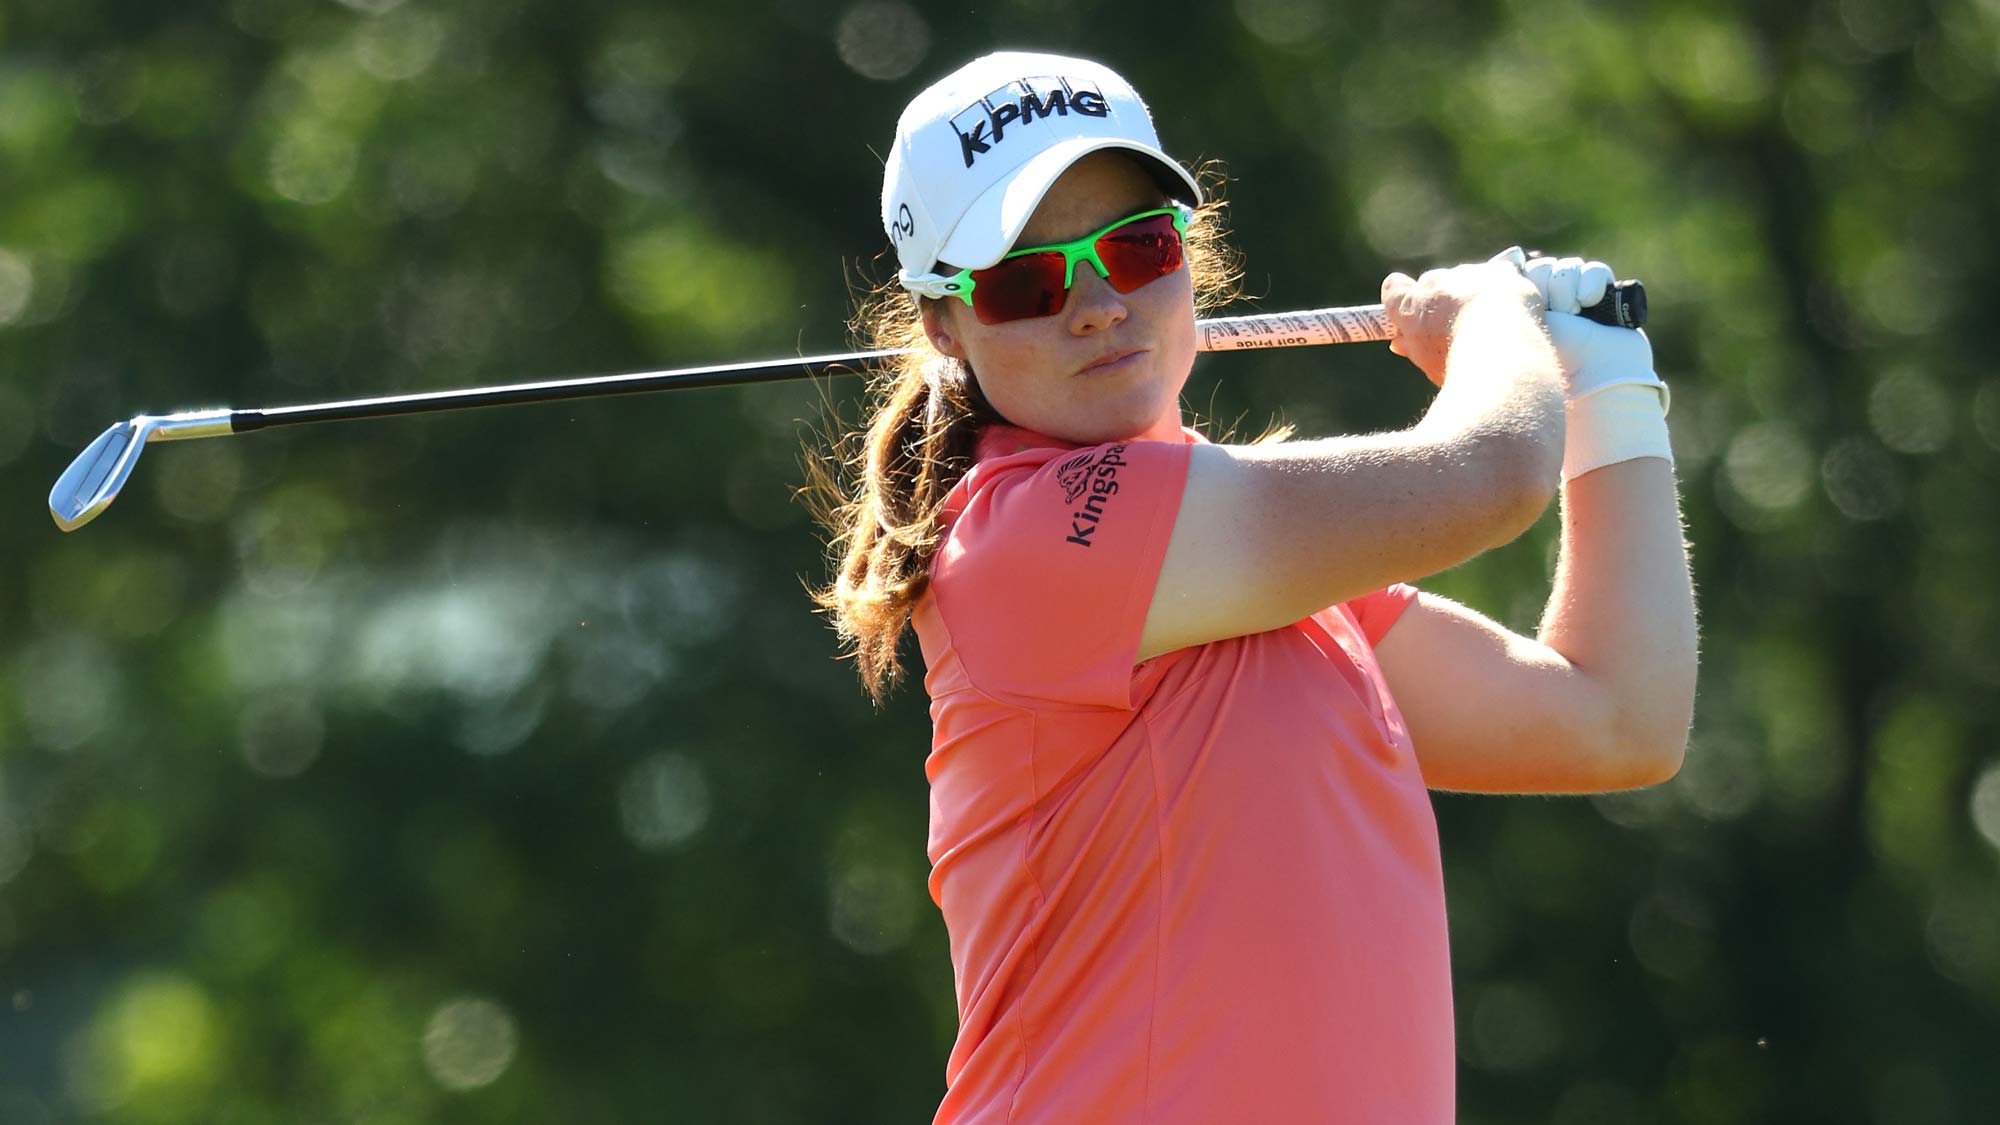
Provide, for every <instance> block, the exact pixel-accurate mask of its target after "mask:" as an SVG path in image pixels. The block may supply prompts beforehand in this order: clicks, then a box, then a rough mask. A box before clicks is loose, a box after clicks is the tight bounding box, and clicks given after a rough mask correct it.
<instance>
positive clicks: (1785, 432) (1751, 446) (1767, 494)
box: [1723, 422, 1812, 510]
mask: <svg viewBox="0 0 2000 1125" xmlns="http://www.w3.org/2000/svg"><path fill="white" fill-rule="evenodd" d="M1723 473H1724V475H1725V477H1726V478H1727V480H1728V482H1729V485H1730V487H1731V488H1733V489H1735V491H1736V494H1737V495H1738V496H1741V497H1742V498H1743V499H1745V500H1747V501H1749V502H1750V503H1751V504H1753V505H1755V506H1756V507H1759V508H1764V509H1767V510H1776V509H1781V508H1789V507H1791V506H1792V505H1794V504H1797V503H1798V502H1799V501H1800V500H1801V499H1803V498H1804V497H1805V494H1806V491H1807V490H1808V489H1810V488H1811V487H1812V454H1811V451H1810V450H1808V449H1807V448H1806V444H1805V442H1804V441H1803V440H1801V439H1800V438H1799V436H1798V435H1797V434H1795V433H1793V432H1792V430H1791V429H1790V428H1789V427H1787V426H1785V425H1784V424H1782V423H1778V422H1762V423H1758V424H1756V425H1753V426H1748V427H1745V428H1744V430H1743V431H1742V432H1741V433H1739V434H1737V435H1736V438H1735V440H1733V441H1731V442H1730V443H1729V451H1728V452H1727V453H1725V454H1724V455H1723Z"/></svg>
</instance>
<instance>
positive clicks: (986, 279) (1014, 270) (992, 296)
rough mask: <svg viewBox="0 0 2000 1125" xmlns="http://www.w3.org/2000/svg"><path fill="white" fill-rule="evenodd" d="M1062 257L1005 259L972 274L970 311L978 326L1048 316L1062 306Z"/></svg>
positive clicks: (1027, 256) (1046, 256)
mask: <svg viewBox="0 0 2000 1125" xmlns="http://www.w3.org/2000/svg"><path fill="white" fill-rule="evenodd" d="M1065 296H1067V293H1066V291H1065V290H1064V289H1063V256H1062V254H1061V253H1059V252H1056V251H1049V252H1046V253H1041V254H1023V255H1021V256H1020V257H1018V258H1007V259H1005V260H1003V261H1000V262H998V263H996V264H994V265H992V266H989V267H987V268H986V269H983V270H973V271H972V311H973V313H974V314H976V315H977V316H978V317H979V323H981V324H1005V323H1006V322H1008V321H1010V320H1026V319H1027V318H1029V317H1033V316H1048V315H1050V314H1052V313H1055V312H1058V311H1060V310H1061V309H1062V307H1063V298H1064V297H1065Z"/></svg>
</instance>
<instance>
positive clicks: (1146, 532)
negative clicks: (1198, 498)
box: [915, 426, 1454, 1125]
mask: <svg viewBox="0 0 2000 1125" xmlns="http://www.w3.org/2000/svg"><path fill="white" fill-rule="evenodd" d="M1199 440H1202V439H1201V438H1200V437H1199V436H1198V435H1195V434H1193V433H1192V432H1189V433H1188V434H1187V436H1186V441H1187V442H1188V443H1192V442H1195V441H1199ZM1189 449H1190V446H1189V444H1180V443H1172V442H1140V441H1134V442H1125V443H1116V444H1108V445H1100V446H1095V447H1090V448H1081V449H1079V448H1076V447H1073V446H1069V445H1065V444H1062V443H1059V442H1055V441H1053V440H1051V439H1048V438H1045V437H1042V436H1040V435H1036V434H1033V433H1030V432H1028V431H1025V430H1020V429H1016V428H1013V427H1008V426H994V427H991V428H989V429H988V431H987V432H986V433H985V434H983V435H982V437H981V441H980V445H979V458H978V463H977V465H976V467H975V468H974V469H973V470H972V471H971V472H970V473H969V474H967V476H966V477H965V479H964V480H963V481H962V482H961V483H960V484H959V486H958V488H957V489H956V490H955V492H954V493H953V494H952V497H951V499H950V500H949V502H948V505H947V508H946V515H945V519H946V521H947V527H948V531H947V534H946V536H945V539H944V542H943V544H942V545H941V547H940V548H939V551H938V553H937V556H936V560H935V562H934V565H933V569H932V574H931V584H930V588H929V592H928V593H927V594H926V595H925V596H924V597H923V598H922V599H921V600H920V602H919V604H918V606H917V608H916V611H915V624H916V629H917V634H918V637H919V638H920V639H921V641H922V643H923V652H924V661H925V664H926V665H927V667H928V672H927V674H926V676H925V678H924V686H925V688H926V689H927V690H928V691H929V693H930V698H931V718H932V722H933V724H934V737H933V741H932V749H931V754H930V757H929V760H928V761H927V763H926V766H925V771H926V773H927V775H928V776H929V778H930V784H931V827H930V842H929V854H930V859H931V864H932V869H931V877H930V890H931V897H932V898H933V899H934V900H935V901H936V902H937V904H938V908H939V909H940V910H942V911H943V913H944V920H945V925H946V927H947V929H948V930H949V931H950V935H951V958H952V968H953V973H954V977H955V979H956V987H957V994H958V1016H959V1033H958V1041H957V1044H956V1045H955V1046H954V1047H953V1049H952V1052H951V1057H950V1060H949V1062H948V1063H947V1065H946V1068H945V1080H946V1083H947V1086H948V1090H947V1093H946V1095H945V1097H944V1101H943V1104H942V1105H941V1106H940V1107H939V1109H938V1113H937V1119H936V1120H937V1122H939V1123H951V1125H1003V1123H1010V1125H1079V1123H1081V1125H1218V1123H1226V1122H1258V1123H1263V1122H1274V1123H1275V1122H1284V1123H1306V1122H1311V1123H1332V1122H1339V1123H1346V1122H1354V1123H1363V1122H1365V1123H1379V1125H1444V1123H1447V1122H1449V1121H1451V1120H1452V1114H1453V1066H1454V1051H1453V1038H1452V1009H1451V978H1450V967H1449V959H1448V955H1447V951H1446V939H1445V913H1444V886H1443V879H1442V874H1441V869H1440V864H1439V859H1438V845H1437V828H1436V824H1435V822H1434V820H1433V819H1432V815H1431V805H1430V798H1429V794H1428V793H1427V792H1426V790H1425V787H1424V781H1423V777H1422V776H1421V775H1420V774H1419V773H1418V771H1417V764H1416V760H1415V757H1414V755H1413V753H1412V750H1411V745H1410V737H1409V733H1408V732H1407V731H1406V730H1405V728H1404V726H1403V720H1402V716H1401V715H1400V714H1399V713H1398V712H1397V710H1396V705H1395V703H1394V702H1393V701H1392V700H1391V699H1390V697H1389V692H1388V688H1387V686H1386V685H1385V684H1384V682H1383V679H1382V673H1381V670H1380V669H1379V668H1378V667H1377V666H1376V663H1375V657H1374V651H1373V644H1374V642H1375V641H1376V640H1377V639H1379V638H1380V637H1381V636H1382V634H1383V633H1384V632H1385V631H1386V630H1387V629H1388V628H1389V626H1390V625H1391V624H1392V623H1393V622H1394V621H1395V619H1396V617H1397V615H1398V614H1399V613H1400V612H1401V611H1402V609H1403V608H1404V607H1405V606H1406V605H1407V604H1408V603H1409V601H1410V599H1411V598H1412V597H1414V596H1415V593H1416V592H1415V591H1414V590H1413V589H1411V588H1410V587H1408V586H1396V587H1392V588H1390V589H1387V590H1383V591H1380V592H1378V593H1376V594H1372V595H1370V596H1368V597H1365V598H1360V599H1357V600H1355V601H1352V602H1348V603H1345V604H1343V605H1336V606H1331V607H1329V608H1327V609H1324V610H1321V611H1320V612H1318V613H1315V614H1313V615H1312V616H1311V617H1309V618H1306V619H1305V620H1302V621H1299V622H1297V623H1296V624H1294V625H1291V626H1288V627H1286V628H1283V629H1275V630H1272V631H1271V632H1268V633H1258V634H1255V635H1252V636H1244V637H1235V638H1231V639H1229V640H1223V641H1216V642H1214V643H1211V644H1206V645H1200V646H1198V647H1195V648H1189V649H1183V650H1181V651H1179V652H1172V653H1167V654H1165V655H1162V656H1159V657H1156V658H1154V659H1152V660H1148V661H1146V662H1145V663H1143V664H1137V665H1135V664H1134V663H1133V657H1134V656H1135V655H1136V654H1137V651H1138V645H1139V634H1140V631H1141V628H1142V626H1143V625H1144V622H1145V617H1146V612H1147V608H1148V605H1149V603H1150V601H1151V598H1152V592H1153V587H1154V584H1155V581H1156V580H1157V578H1158V575H1159V569H1160V560H1161V558H1162V556H1163V555H1164V554H1165V552H1166V547H1167V538H1168V536H1169V534H1170V533H1171V532H1172V530H1173V525H1174V518H1175V515H1176V514H1177V513H1178V511H1179V508H1180V501H1181V492H1182V488H1183V486H1184V484H1185V482H1186V479H1187V469H1188V460H1189Z"/></svg>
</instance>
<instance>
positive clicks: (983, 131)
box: [951, 74, 1111, 168]
mask: <svg viewBox="0 0 2000 1125" xmlns="http://www.w3.org/2000/svg"><path fill="white" fill-rule="evenodd" d="M1072 113H1078V114H1082V115H1083V116H1085V117H1106V116H1109V115H1110V113H1111V106H1110V104H1109V103H1107V102H1106V101H1105V100H1104V94H1103V92H1102V91H1100V90H1099V89H1098V88H1097V86H1096V84H1094V83H1090V82H1079V81H1072V80H1070V79H1068V78H1064V77H1063V76H1061V75H1056V74H1049V75H1040V76H1037V77H1033V78H1016V79H1014V80H1013V81H1012V82H1009V83H1007V84H1006V85H1005V86H1002V87H1000V88H999V89H997V90H994V91H993V92H992V93H989V94H987V95H986V96H985V97H983V98H981V99H979V100H978V101H976V102H973V103H972V104H971V105H969V106H967V107H965V108H964V109H963V110H961V111H959V113H958V114H956V115H955V116H953V117H952V119H951V127H952V128H953V129H955V130H957V132H958V151H959V155H961V156H963V157H965V166H966V167H967V168H970V167H972V162H973V161H974V160H977V159H979V154H980V153H983V152H991V151H992V150H993V146H994V145H997V144H999V143H1001V142H1002V141H1004V140H1006V139H1007V130H1008V129H1009V128H1026V127H1027V126H1029V125H1033V124H1034V123H1035V122H1037V121H1040V120H1042V119H1043V118H1047V117H1067V116H1069V115H1070V114H1072Z"/></svg>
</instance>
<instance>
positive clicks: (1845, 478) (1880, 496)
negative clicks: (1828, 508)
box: [1819, 438, 1903, 520]
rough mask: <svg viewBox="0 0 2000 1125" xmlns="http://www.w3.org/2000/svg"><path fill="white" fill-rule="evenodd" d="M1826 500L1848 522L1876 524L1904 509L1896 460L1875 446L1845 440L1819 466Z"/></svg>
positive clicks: (1849, 439)
mask: <svg viewBox="0 0 2000 1125" xmlns="http://www.w3.org/2000/svg"><path fill="white" fill-rule="evenodd" d="M1819 476H1820V483H1821V484H1822V485H1824V486H1825V488H1826V496H1827V499H1829V500H1831V501H1833V506H1834V507H1836V508H1839V509H1840V512H1841V514H1842V515H1844V516H1846V517H1847V518H1848V519H1851V520H1879V519H1884V518H1886V517H1888V516H1892V515H1894V514H1895V513H1896V512H1897V511H1899V510H1900V509H1901V508H1902V506H1903V479H1902V474H1901V472H1900V471H1898V469H1897V467H1896V462H1895V459H1894V458H1892V457H1890V456H1889V454H1888V453H1886V452H1884V451H1883V450H1882V448H1881V447H1880V446H1877V445H1876V444H1875V443H1874V442H1871V441H1868V440H1866V439H1863V438H1845V439H1843V440H1841V441H1839V442H1837V443H1835V445H1834V447H1833V448H1832V449H1829V450H1827V453H1826V458H1825V459H1824V460H1822V461H1821V462H1820V466H1819Z"/></svg>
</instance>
